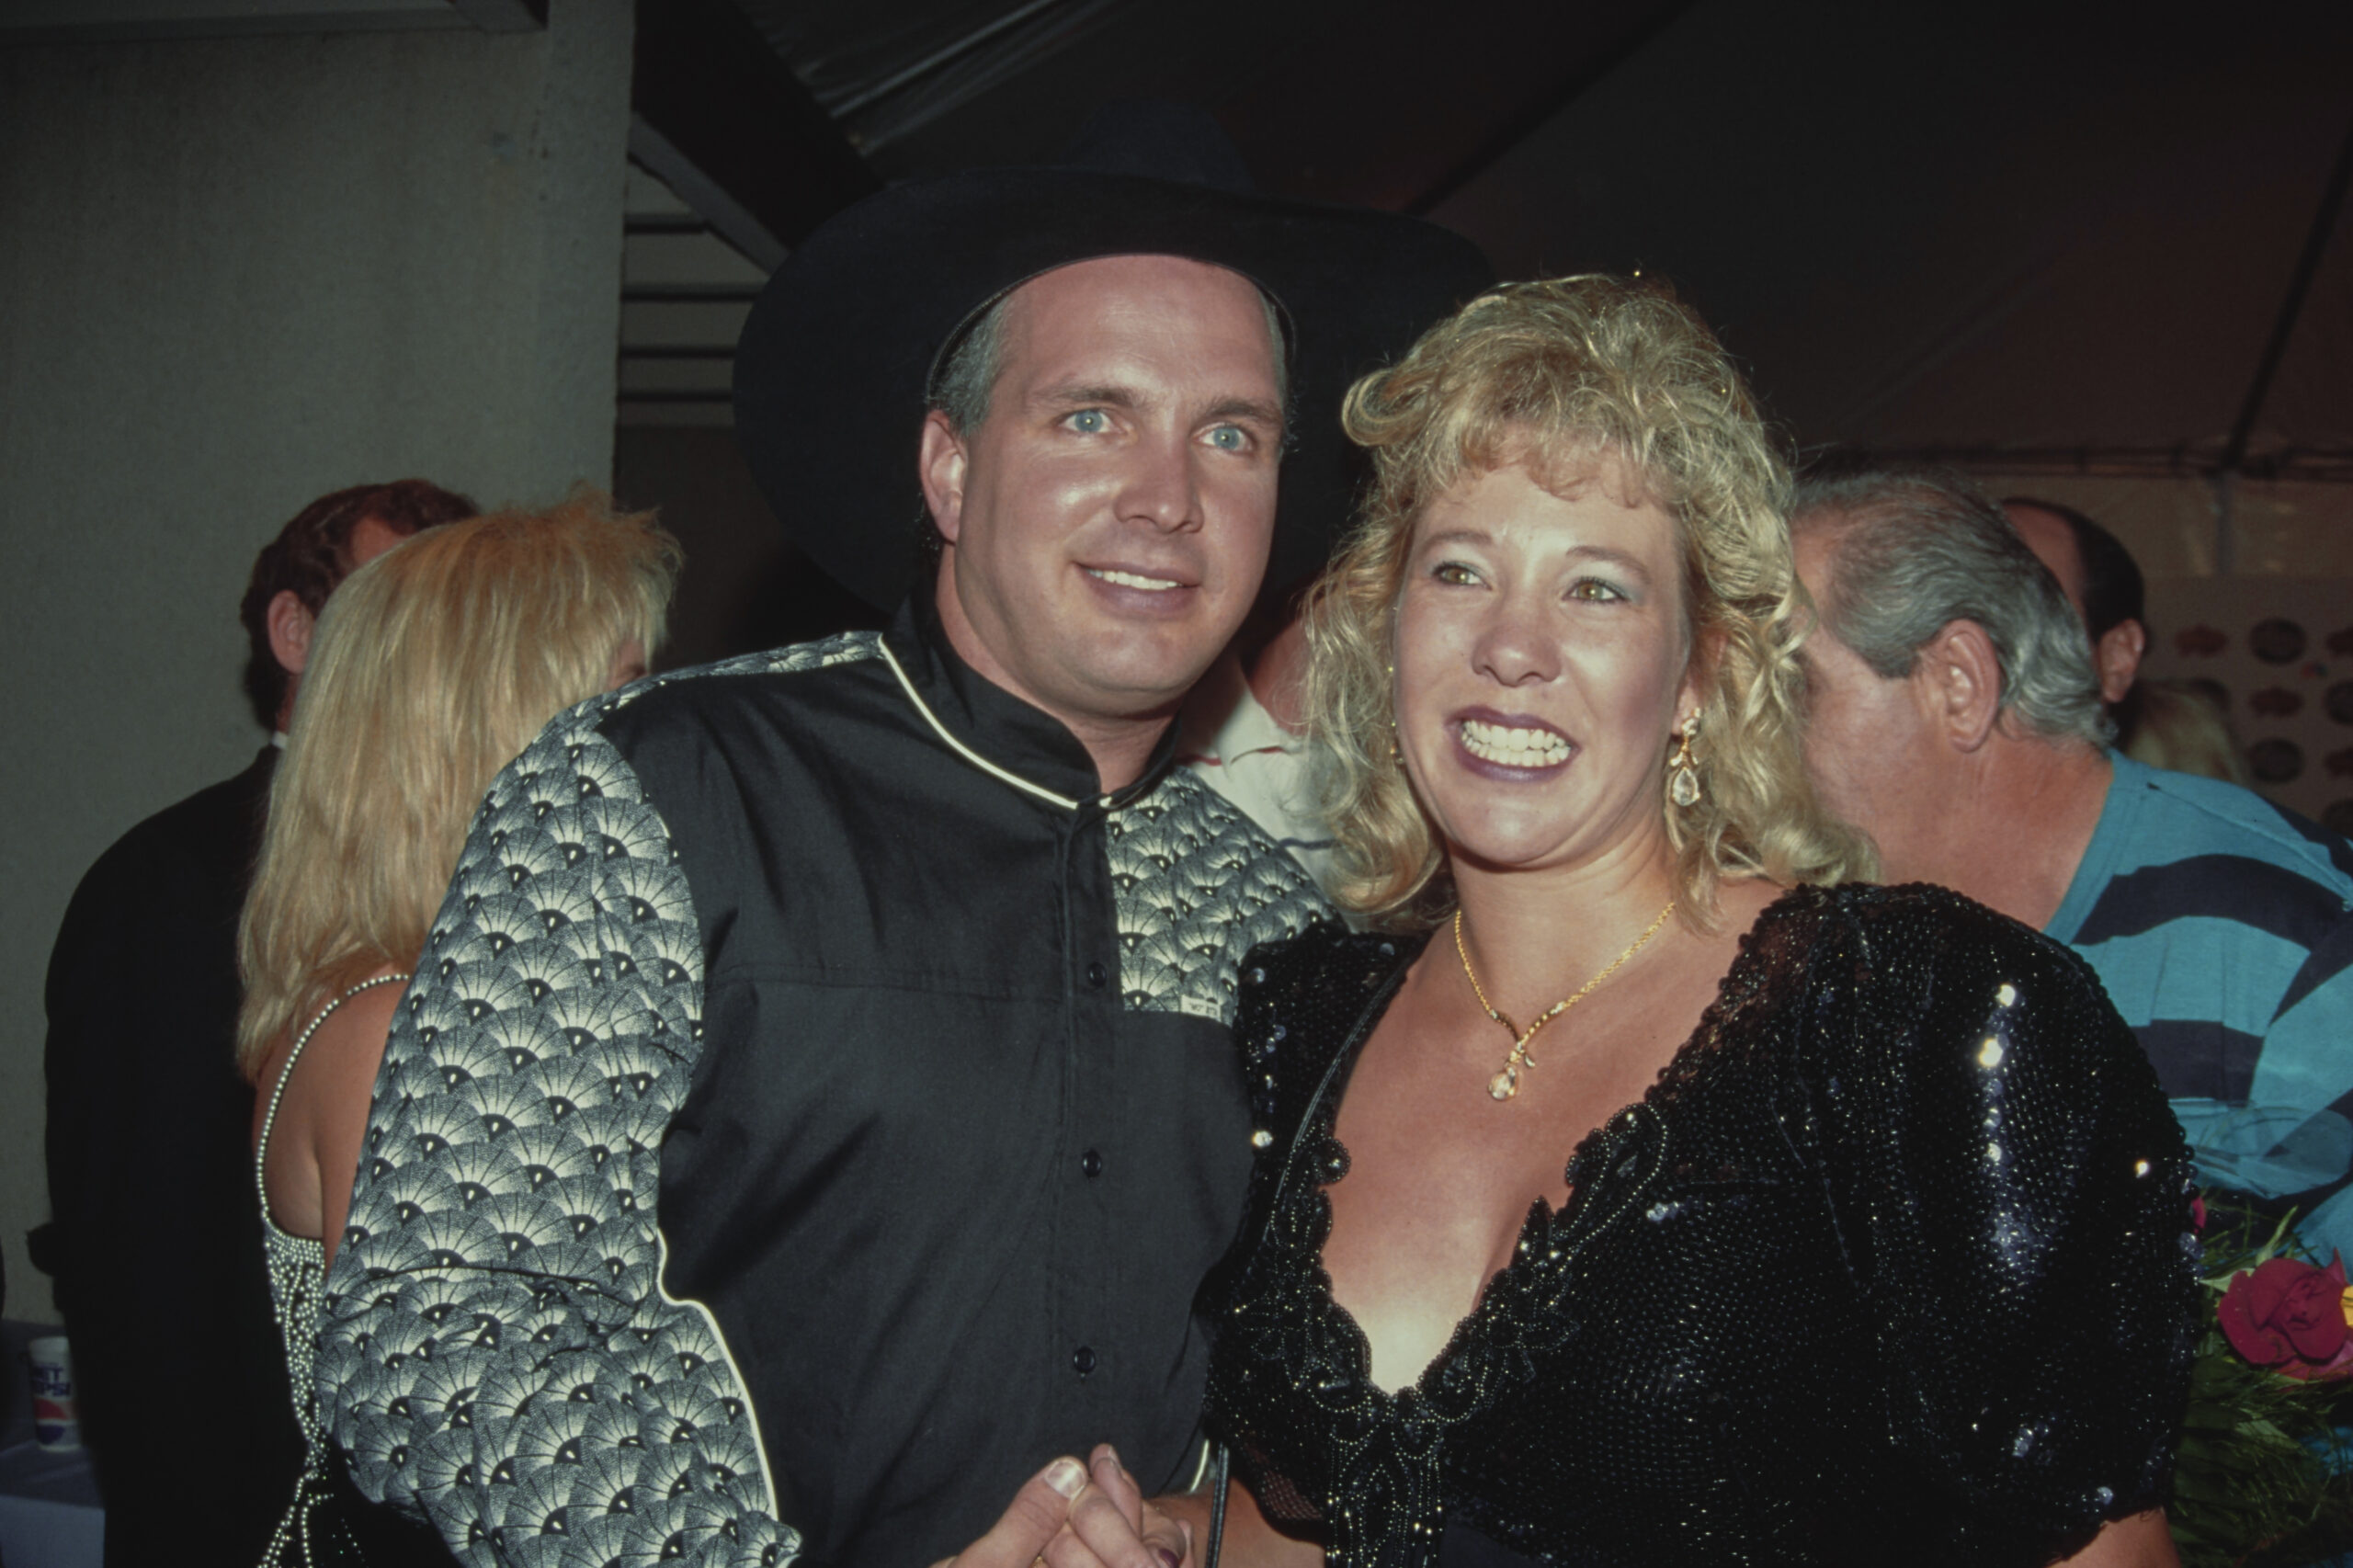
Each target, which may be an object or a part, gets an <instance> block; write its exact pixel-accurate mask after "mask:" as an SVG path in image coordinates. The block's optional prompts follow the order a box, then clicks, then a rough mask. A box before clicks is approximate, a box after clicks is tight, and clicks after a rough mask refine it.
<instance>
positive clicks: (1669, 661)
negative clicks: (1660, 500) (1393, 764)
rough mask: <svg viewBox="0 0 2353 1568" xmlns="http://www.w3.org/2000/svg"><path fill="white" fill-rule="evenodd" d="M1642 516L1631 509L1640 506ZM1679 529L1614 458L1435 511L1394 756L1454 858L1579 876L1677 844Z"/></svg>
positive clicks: (1420, 541) (1428, 516)
mask: <svg viewBox="0 0 2353 1568" xmlns="http://www.w3.org/2000/svg"><path fill="white" fill-rule="evenodd" d="M1630 498H1631V499H1632V504H1631V505H1629V504H1628V503H1629V499H1630ZM1683 622H1684V606H1683V570H1682V556H1681V551H1680V549H1679V548H1678V546H1677V540H1676V535H1675V523H1674V520H1673V519H1672V518H1670V517H1668V516H1667V514H1666V513H1665V511H1664V510H1663V509H1662V508H1661V507H1660V506H1658V505H1657V504H1656V503H1655V502H1653V501H1651V500H1649V499H1648V498H1647V497H1643V496H1642V494H1641V490H1640V488H1639V487H1638V486H1635V485H1632V484H1630V483H1626V476H1625V475H1624V473H1623V472H1622V471H1621V470H1620V467H1619V465H1617V464H1615V463H1603V464H1598V465H1597V466H1596V468H1594V469H1593V470H1592V471H1590V472H1588V473H1587V474H1586V476H1584V477H1583V478H1581V479H1580V480H1579V482H1578V483H1576V484H1575V485H1574V486H1573V487H1571V488H1569V489H1568V490H1567V493H1566V494H1553V493H1552V491H1550V490H1547V489H1545V488H1544V487H1543V486H1541V485H1540V484H1538V483H1536V481H1535V480H1534V479H1533V478H1531V477H1530V475H1529V472H1528V470H1527V469H1526V468H1525V467H1523V466H1522V465H1520V464H1518V463H1513V464H1511V465H1509V466H1506V467H1504V468H1499V469H1495V470H1493V471H1491V472H1486V473H1483V474H1479V475H1477V476H1475V477H1472V478H1468V479H1465V480H1463V481H1461V483H1458V484H1456V485H1455V486H1454V488H1452V489H1450V490H1449V491H1447V492H1446V493H1445V494H1443V495H1440V496H1439V497H1438V499H1437V500H1435V501H1433V502H1432V503H1430V504H1429V506H1427V507H1426V508H1424V510H1423V512H1422V515H1421V517H1420V518H1419V519H1418V521H1417V523H1416V525H1415V537H1414V541H1413V547H1412V552H1411V554H1410V555H1409V556H1408V557H1407V560H1406V571H1405V582H1404V592H1403V594H1402V596H1401V597H1400V599H1399V602H1398V608H1397V631H1396V639H1397V641H1396V655H1397V658H1396V670H1397V675H1396V681H1397V686H1396V694H1395V695H1396V705H1397V733H1398V744H1399V747H1400V749H1401V751H1402V752H1403V754H1404V765H1405V769H1406V772H1407V773H1408V774H1409V775H1410V776H1411V777H1412V779H1413V782H1414V788H1415V792H1416V793H1417V794H1418V795H1419V796H1420V798H1421V801H1422V805H1423V809H1424V810H1425V811H1427V812H1428V813H1429V815H1430V817H1431V819H1432V821H1433V823H1434V824H1435V825H1436V827H1437V829H1438V834H1439V835H1440V837H1441V840H1442V841H1443V842H1444V843H1445V844H1446V846H1448V848H1449V852H1450V853H1451V854H1453V855H1454V856H1455V857H1457V858H1468V859H1470V860H1472V861H1473V862H1475V863H1479V864H1484V865H1492V866H1495V867H1508V868H1528V869H1534V868H1540V867H1548V866H1559V865H1568V866H1574V865H1585V864H1588V863H1593V862H1597V861H1599V860H1602V859H1604V858H1609V857H1612V856H1624V855H1641V854H1644V853H1647V852H1651V851H1652V850H1654V848H1655V846H1658V845H1660V844H1663V843H1664V842H1665V796H1664V792H1663V790H1664V786H1663V783H1662V777H1663V776H1662V772H1661V763H1662V760H1663V758H1664V757H1665V750H1666V747H1667V745H1668V744H1670V743H1669V737H1668V731H1669V730H1670V729H1671V728H1673V727H1674V725H1675V724H1676V723H1677V722H1679V720H1680V719H1681V718H1682V716H1683V715H1685V714H1688V713H1689V712H1690V711H1692V710H1694V709H1695V708H1696V707H1697V705H1698V704H1697V699H1696V697H1695V695H1694V693H1693V691H1692V689H1691V687H1690V682H1689V680H1688V676H1687V671H1686V666H1687V665H1688V657H1687V653H1688V650H1687V642H1688V639H1687V636H1686V633H1685V631H1684V625H1683Z"/></svg>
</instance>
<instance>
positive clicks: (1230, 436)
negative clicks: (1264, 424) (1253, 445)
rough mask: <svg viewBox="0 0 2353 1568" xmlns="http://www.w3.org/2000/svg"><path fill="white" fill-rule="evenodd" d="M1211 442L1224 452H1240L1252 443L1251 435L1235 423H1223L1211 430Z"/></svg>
mask: <svg viewBox="0 0 2353 1568" xmlns="http://www.w3.org/2000/svg"><path fill="white" fill-rule="evenodd" d="M1210 444H1211V445H1212V446H1214V447H1216V448H1217V449H1219V450H1220V451H1223V452H1238V451H1240V450H1242V449H1243V448H1245V447H1246V446H1248V445H1249V444H1250V437H1249V436H1248V435H1247V434H1246V433H1245V431H1244V430H1243V429H1242V428H1241V427H1240V426H1234V425H1221V426H1218V427H1217V428H1216V429H1214V430H1212V431H1211V432H1210Z"/></svg>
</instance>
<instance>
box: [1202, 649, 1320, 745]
mask: <svg viewBox="0 0 2353 1568" xmlns="http://www.w3.org/2000/svg"><path fill="white" fill-rule="evenodd" d="M1177 726H1178V733H1179V738H1178V740H1177V743H1176V755H1177V758H1178V760H1180V761H1183V762H1187V763H1205V764H1208V765H1210V766H1212V767H1219V766H1222V765H1224V764H1226V763H1229V762H1232V761H1233V759H1234V758H1236V757H1239V756H1250V755H1251V754H1252V753H1254V752H1268V751H1272V752H1289V751H1295V750H1297V749H1298V748H1299V744H1300V742H1299V737H1298V736H1296V735H1293V734H1291V733H1290V732H1289V731H1287V730H1285V729H1284V728H1283V727H1282V726H1281V725H1280V724H1278V723H1277V722H1275V716H1274V715H1273V714H1272V713H1269V712H1267V708H1266V704H1264V703H1262V702H1260V701H1259V700H1258V694H1257V693H1256V692H1255V691H1252V690H1251V689H1250V677H1249V676H1248V675H1247V674H1246V673H1245V671H1244V669H1243V667H1242V660H1241V658H1240V656H1239V655H1238V654H1236V653H1234V652H1233V649H1231V648H1229V649H1227V650H1226V651H1225V653H1223V654H1222V655H1221V656H1220V657H1219V659H1218V662H1217V663H1216V664H1214V665H1211V666H1210V670H1209V674H1207V675H1205V676H1202V677H1201V679H1200V684H1199V685H1198V686H1196V687H1194V688H1193V691H1192V695H1191V696H1189V697H1188V698H1186V699H1185V710H1184V712H1183V714H1182V715H1181V716H1180V717H1179V718H1178V719H1177Z"/></svg>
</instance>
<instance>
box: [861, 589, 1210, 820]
mask: <svg viewBox="0 0 2353 1568" xmlns="http://www.w3.org/2000/svg"><path fill="white" fill-rule="evenodd" d="M882 653H883V656H884V658H885V660H886V662H887V663H889V664H890V665H891V666H892V671H893V673H894V674H895V675H896V676H897V677H898V680H899V684H900V687H901V688H902V689H903V690H904V693H905V694H906V697H907V699H908V700H909V702H910V704H911V705H912V706H913V707H914V708H915V710H916V711H917V712H918V714H919V715H920V716H921V718H922V719H923V721H924V722H925V723H926V726H927V727H928V728H930V729H931V730H932V731H933V732H934V733H936V734H937V735H938V737H939V739H940V740H941V741H942V742H943V743H944V744H946V745H947V746H948V747H949V749H950V750H952V751H954V752H955V753H957V754H958V755H959V756H961V757H963V758H964V760H965V761H967V762H969V763H971V764H972V766H973V767H976V768H978V769H980V770H981V771H982V772H983V773H986V774H988V775H990V776H991V777H993V778H997V779H999V780H1000V781H1002V782H1003V783H1005V784H1006V786H1007V787H1009V788H1011V789H1015V790H1020V791H1022V792H1023V793H1024V794H1027V795H1030V796H1032V797H1034V798H1036V799H1038V800H1040V801H1046V802H1047V803H1049V804H1051V805H1054V806H1057V807H1060V808H1062V809H1063V810H1065V811H1074V810H1078V809H1080V808H1081V807H1084V806H1088V805H1093V806H1095V807H1097V808H1105V809H1108V808H1112V807H1117V806H1122V805H1125V804H1127V803H1128V802H1129V801H1133V800H1135V799H1137V798H1138V797H1140V796H1142V795H1145V794H1148V793H1150V792H1151V790H1153V789H1154V788H1155V787H1156V786H1157V785H1158V784H1159V782H1160V780H1161V778H1162V777H1163V776H1164V775H1165V774H1166V773H1167V771H1168V767H1169V764H1170V760H1171V759H1172V758H1173V757H1174V756H1175V755H1176V725H1175V724H1173V723H1172V724H1169V725H1168V726H1166V727H1165V729H1164V730H1163V731H1162V732H1161V735H1160V740H1159V743H1158V744H1156V745H1155V746H1154V748H1153V754H1152V760H1151V761H1150V762H1149V763H1148V764H1146V765H1145V767H1144V770H1143V772H1142V775H1141V776H1140V777H1139V778H1137V779H1136V781H1135V782H1134V783H1132V784H1131V785H1129V786H1128V787H1127V788H1126V789H1124V790H1117V791H1114V792H1113V793H1111V794H1108V795H1106V794H1104V793H1102V791H1101V788H1100V785H1099V783H1098V781H1097V775H1096V771H1095V758H1094V757H1093V756H1090V755H1089V754H1088V752H1087V750H1086V746H1084V745H1082V744H1080V743H1079V739H1078V737H1077V736H1076V735H1074V734H1072V733H1070V728H1069V726H1067V725H1065V724H1064V723H1063V722H1062V721H1061V720H1059V719H1057V718H1055V717H1054V716H1053V715H1052V714H1051V713H1048V712H1047V711H1046V710H1043V709H1041V708H1037V707H1033V706H1032V705H1031V704H1029V702H1026V701H1024V700H1023V699H1020V698H1018V697H1016V696H1015V695H1014V694H1013V693H1011V692H1009V691H1007V690H1006V689H1005V688H1004V687H1001V686H998V685H997V684H996V683H995V682H994V681H992V680H990V679H989V678H988V677H987V676H983V675H982V674H981V673H980V672H979V671H977V670H975V669H973V668H972V665H968V664H966V663H965V662H964V660H963V659H962V657H961V656H960V655H959V654H958V653H957V652H956V650H955V649H954V648H952V647H950V646H949V642H948V632H947V629H946V628H945V627H943V626H942V625H941V624H940V621H939V610H938V606H936V605H935V604H934V603H933V602H932V592H931V586H930V585H929V584H928V583H919V584H918V585H917V586H916V587H915V591H914V592H913V593H911V594H909V595H908V596H907V601H906V603H905V604H904V605H902V606H901V607H900V608H899V613H898V614H897V615H896V616H894V617H892V621H891V624H890V626H889V628H888V629H887V630H885V631H883V633H882Z"/></svg>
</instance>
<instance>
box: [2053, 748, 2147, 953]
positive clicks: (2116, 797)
mask: <svg viewBox="0 0 2353 1568" xmlns="http://www.w3.org/2000/svg"><path fill="white" fill-rule="evenodd" d="M2108 764H2109V775H2108V792H2107V793H2106V794H2105V795H2103V796H2102V797H2101V798H2100V808H2099V824H2098V825H2097V826H2096V827H2094V828H2093V829H2092V836H2091V841H2090V842H2089V843H2087V844H2086V845H2085V846H2084V858H2082V859H2080V860H2078V861H2076V862H2075V875H2074V876H2073V877H2071V878H2070V879H2068V881H2067V892H2066V893H2065V895H2064V896H2063V897H2062V898H2061V899H2060V900H2059V907H2058V908H2057V909H2054V910H2052V912H2051V919H2050V921H2049V922H2048V923H2047V924H2046V925H2045V926H2043V927H2042V934H2043V935H2044V936H2046V937H2050V938H2051V939H2052V941H2054V942H2061V943H2067V942H2073V941H2074V940H2075V933H2076V932H2078V931H2080V930H2082V929H2083V928H2084V920H2085V918H2086V916H2087V915H2090V914H2091V912H2092V906H2093V905H2094V904H2096V903H2098V902H2099V895H2100V893H2101V892H2102V891H2103V890H2105V889H2106V888H2107V886H2108V883H2109V878H2111V877H2113V876H2114V875H2115V874H2116V860H2117V855H2118V852H2119V850H2120V847H2121V846H2123V845H2124V844H2126V843H2128V842H2130V841H2131V837H2132V823H2131V818H2132V816H2133V814H2134V812H2135V811H2136V809H2137V808H2138V806H2139V804H2140V799H2141V796H2142V794H2143V792H2144V790H2146V789H2147V788H2148V787H2149V786H2150V785H2151V784H2152V783H2153V780H2152V779H2151V778H2150V777H2149V775H2150V774H2151V772H2152V771H2153V769H2151V768H2150V767H2147V766H2146V765H2145V764H2143V763H2138V762H2135V761H2133V760H2132V759H2131V757H2129V756H2125V755H2124V754H2123V753H2122V752H2120V751H2111V752H2109V754H2108Z"/></svg>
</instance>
